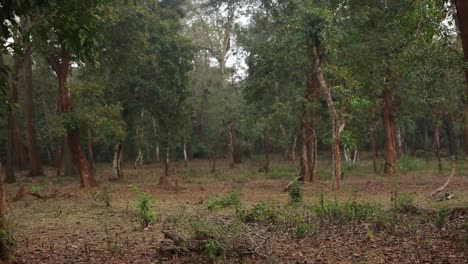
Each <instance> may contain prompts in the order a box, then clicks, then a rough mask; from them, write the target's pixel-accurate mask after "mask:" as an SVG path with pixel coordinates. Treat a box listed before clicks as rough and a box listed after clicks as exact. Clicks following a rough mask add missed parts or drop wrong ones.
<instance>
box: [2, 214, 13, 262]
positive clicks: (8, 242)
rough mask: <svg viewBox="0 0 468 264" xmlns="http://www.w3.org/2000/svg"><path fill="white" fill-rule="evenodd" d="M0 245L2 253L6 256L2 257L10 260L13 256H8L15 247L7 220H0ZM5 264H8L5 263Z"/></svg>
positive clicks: (11, 228) (11, 226)
mask: <svg viewBox="0 0 468 264" xmlns="http://www.w3.org/2000/svg"><path fill="white" fill-rule="evenodd" d="M0 227H1V228H0V244H1V246H2V247H3V250H4V251H3V252H5V253H6V254H7V255H6V256H4V257H6V258H7V259H8V260H12V258H13V256H12V255H10V252H14V249H15V247H16V242H15V238H14V234H13V230H14V229H13V225H12V222H11V221H10V220H9V219H6V218H5V219H2V220H0ZM6 263H10V262H9V261H7V262H6Z"/></svg>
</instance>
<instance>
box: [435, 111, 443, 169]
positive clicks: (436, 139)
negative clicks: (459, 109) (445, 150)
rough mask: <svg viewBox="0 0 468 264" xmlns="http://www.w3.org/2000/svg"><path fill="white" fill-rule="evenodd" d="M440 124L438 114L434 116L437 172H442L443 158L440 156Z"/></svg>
mask: <svg viewBox="0 0 468 264" xmlns="http://www.w3.org/2000/svg"><path fill="white" fill-rule="evenodd" d="M439 128H440V125H439V117H438V116H437V115H436V116H435V117H434V154H435V156H436V159H437V172H438V173H439V174H440V173H442V160H441V158H440V132H439V131H440V129H439Z"/></svg>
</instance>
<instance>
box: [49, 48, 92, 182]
mask: <svg viewBox="0 0 468 264" xmlns="http://www.w3.org/2000/svg"><path fill="white" fill-rule="evenodd" d="M48 59H49V64H50V65H51V66H52V68H53V70H54V71H55V73H56V74H57V77H58V80H59V102H60V112H61V113H71V112H73V105H72V102H71V97H70V92H69V90H68V88H67V78H68V73H69V70H70V54H69V52H67V51H66V50H63V51H62V54H61V58H60V60H59V59H58V58H56V57H53V56H51V57H49V58H48ZM67 141H68V146H69V147H70V152H71V156H72V162H73V164H74V165H75V167H76V169H77V170H78V173H79V174H80V178H81V187H83V188H88V187H91V186H95V185H96V181H95V179H94V177H92V175H90V174H89V171H88V164H87V162H86V157H85V154H84V151H83V149H82V148H81V142H80V132H79V130H78V128H77V127H76V126H71V127H68V128H67Z"/></svg>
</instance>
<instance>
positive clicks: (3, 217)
mask: <svg viewBox="0 0 468 264" xmlns="http://www.w3.org/2000/svg"><path fill="white" fill-rule="evenodd" d="M3 182H4V179H3V167H2V164H1V163H0V230H2V235H1V236H0V260H1V261H2V263H3V262H4V263H10V262H11V261H12V255H11V244H10V242H9V239H12V238H11V237H10V232H9V228H10V227H9V226H8V211H7V205H6V200H5V185H4V183H3Z"/></svg>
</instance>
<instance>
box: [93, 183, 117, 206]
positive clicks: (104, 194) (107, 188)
mask: <svg viewBox="0 0 468 264" xmlns="http://www.w3.org/2000/svg"><path fill="white" fill-rule="evenodd" d="M111 190H112V186H111V185H110V184H106V185H104V188H103V189H102V191H97V192H93V193H91V197H92V198H93V200H94V201H96V202H102V203H104V205H105V206H111V201H112V196H111Z"/></svg>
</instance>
